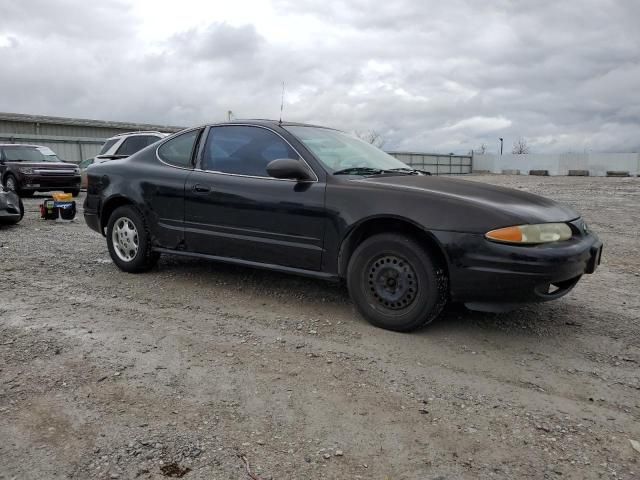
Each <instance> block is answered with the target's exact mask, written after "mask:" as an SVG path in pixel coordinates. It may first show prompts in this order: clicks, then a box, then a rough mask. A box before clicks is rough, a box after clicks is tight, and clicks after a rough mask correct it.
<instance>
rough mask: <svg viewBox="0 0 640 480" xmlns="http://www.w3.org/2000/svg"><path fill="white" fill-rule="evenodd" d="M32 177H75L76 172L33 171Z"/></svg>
mask: <svg viewBox="0 0 640 480" xmlns="http://www.w3.org/2000/svg"><path fill="white" fill-rule="evenodd" d="M33 173H34V175H40V176H43V177H50V176H51V177H61V176H64V177H70V176H73V175H76V172H75V171H74V170H62V169H60V170H49V169H34V170H33Z"/></svg>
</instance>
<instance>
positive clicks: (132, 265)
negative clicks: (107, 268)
mask: <svg viewBox="0 0 640 480" xmlns="http://www.w3.org/2000/svg"><path fill="white" fill-rule="evenodd" d="M126 221H130V222H131V223H132V224H133V226H134V227H135V235H134V236H133V237H132V238H131V240H130V243H129V244H128V245H132V244H133V243H135V241H134V239H136V240H137V249H135V254H134V255H131V258H130V259H129V260H127V259H126V256H125V258H123V251H122V249H121V246H122V244H121V243H119V244H118V246H116V245H114V240H113V239H114V235H113V231H114V228H119V230H118V231H120V229H121V227H122V226H123V225H124V224H125V223H126ZM116 225H118V226H119V227H116ZM116 236H117V235H116ZM132 242H133V243H132ZM107 246H108V247H109V254H110V255H111V259H112V260H113V263H115V264H116V265H117V266H118V268H119V269H120V270H123V271H125V272H129V273H139V272H146V271H148V270H150V269H151V268H153V266H154V265H155V264H156V263H157V262H158V259H159V258H160V254H159V253H158V252H154V251H153V250H152V247H151V235H150V234H149V226H148V225H147V222H146V221H145V218H144V216H143V215H142V213H140V211H139V210H138V209H137V208H135V207H134V206H132V205H125V206H122V207H118V208H116V209H115V210H114V211H113V213H112V214H111V216H110V217H109V223H108V224H107ZM133 251H134V250H133V249H132V250H130V252H133ZM130 252H129V253H130Z"/></svg>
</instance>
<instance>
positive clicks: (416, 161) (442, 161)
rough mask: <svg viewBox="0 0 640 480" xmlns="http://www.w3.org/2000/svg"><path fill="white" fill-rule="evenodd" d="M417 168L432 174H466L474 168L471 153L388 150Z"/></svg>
mask: <svg viewBox="0 0 640 480" xmlns="http://www.w3.org/2000/svg"><path fill="white" fill-rule="evenodd" d="M387 153H388V154H389V155H391V156H393V157H395V158H397V159H398V160H400V161H401V162H404V163H406V164H407V165H410V166H412V167H414V168H416V169H419V170H426V171H428V172H431V174H432V175H464V174H469V173H471V171H472V170H473V157H472V156H471V155H442V154H437V153H419V152H387Z"/></svg>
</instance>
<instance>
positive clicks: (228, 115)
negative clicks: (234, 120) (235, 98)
mask: <svg viewBox="0 0 640 480" xmlns="http://www.w3.org/2000/svg"><path fill="white" fill-rule="evenodd" d="M232 116H233V112H232V111H231V110H227V122H230V121H231V117H232Z"/></svg>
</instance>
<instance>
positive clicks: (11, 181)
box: [4, 174, 19, 193]
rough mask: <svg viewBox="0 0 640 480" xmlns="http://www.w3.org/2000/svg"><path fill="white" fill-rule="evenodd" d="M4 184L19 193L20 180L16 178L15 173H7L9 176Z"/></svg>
mask: <svg viewBox="0 0 640 480" xmlns="http://www.w3.org/2000/svg"><path fill="white" fill-rule="evenodd" d="M4 186H5V188H6V189H7V190H9V191H10V192H16V193H18V188H19V187H18V181H17V180H16V177H14V176H13V175H11V174H9V175H7V178H5V179H4Z"/></svg>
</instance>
